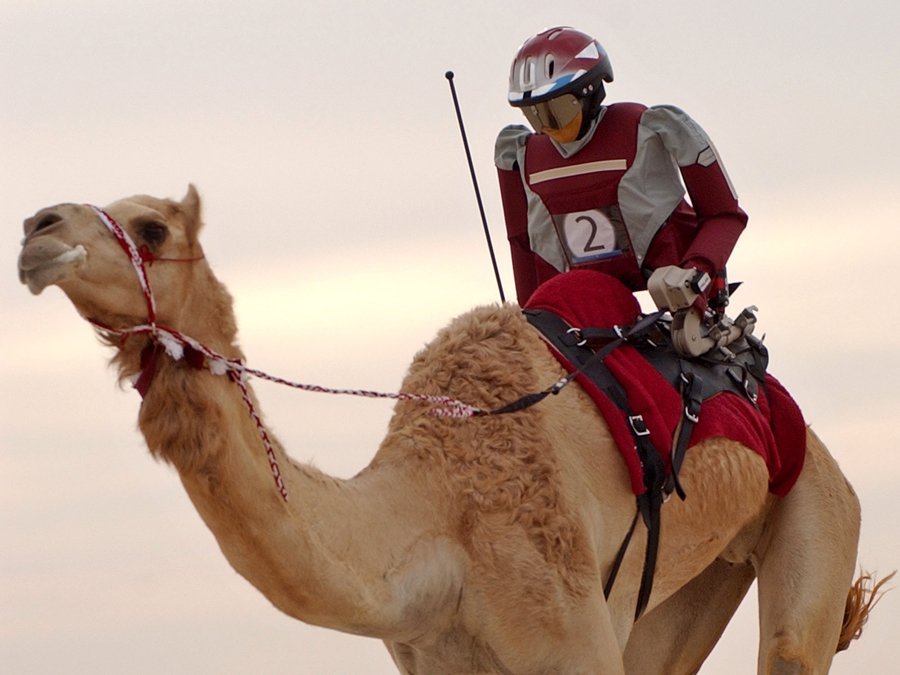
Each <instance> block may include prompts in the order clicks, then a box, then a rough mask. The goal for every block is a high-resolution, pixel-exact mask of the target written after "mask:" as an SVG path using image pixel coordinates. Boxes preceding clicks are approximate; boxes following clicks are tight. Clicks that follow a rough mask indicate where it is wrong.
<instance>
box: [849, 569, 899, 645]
mask: <svg viewBox="0 0 900 675" xmlns="http://www.w3.org/2000/svg"><path fill="white" fill-rule="evenodd" d="M896 573H897V572H896V571H894V572H891V573H890V574H888V575H887V576H886V577H885V578H884V579H882V580H881V581H878V580H876V578H875V577H874V576H872V575H871V574H867V573H865V572H863V573H862V574H861V575H860V577H859V579H857V580H856V581H855V582H853V585H852V586H851V587H850V592H849V593H848V594H847V605H846V607H845V608H844V624H843V625H842V626H841V636H840V638H839V639H838V644H837V649H836V650H835V651H838V652H840V651H843V650H845V649H847V647H849V646H850V643H851V642H852V641H853V640H856V639H857V638H859V636H860V635H862V632H863V627H864V626H865V625H866V621H868V620H869V614H871V613H872V610H873V609H875V605H877V604H878V601H879V600H881V598H882V596H883V595H884V594H885V593H886V592H887V591H888V590H890V589H882V586H884V585H885V584H886V583H887V582H888V581H890V580H891V579H893V577H894V575H895V574H896Z"/></svg>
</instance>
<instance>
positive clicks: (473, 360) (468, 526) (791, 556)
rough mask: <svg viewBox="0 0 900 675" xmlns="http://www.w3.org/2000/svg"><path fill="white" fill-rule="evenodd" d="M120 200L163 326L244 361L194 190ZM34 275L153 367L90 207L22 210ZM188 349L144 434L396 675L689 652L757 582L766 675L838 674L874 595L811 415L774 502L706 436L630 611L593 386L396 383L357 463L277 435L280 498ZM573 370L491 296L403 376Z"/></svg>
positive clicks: (223, 521) (124, 351)
mask: <svg viewBox="0 0 900 675" xmlns="http://www.w3.org/2000/svg"><path fill="white" fill-rule="evenodd" d="M106 212H107V213H109V214H110V215H111V216H112V217H113V218H114V219H115V220H116V221H118V222H119V223H121V224H122V227H123V228H124V229H125V230H126V231H127V232H128V233H129V234H130V237H131V239H133V240H134V242H135V244H136V245H138V246H144V247H146V248H147V250H149V251H150V252H151V253H152V254H153V255H155V256H157V260H159V262H155V263H152V264H150V265H149V266H148V273H147V274H148V279H149V282H150V285H151V287H152V289H153V294H154V297H155V303H156V312H157V316H158V323H159V325H161V326H166V327H169V328H172V329H175V330H178V331H180V332H181V333H183V334H186V335H189V336H191V337H192V338H195V339H196V340H198V341H199V342H200V343H202V344H204V345H206V346H207V347H208V348H210V349H212V350H214V351H216V352H218V353H219V354H222V355H224V356H226V357H228V358H241V357H242V354H241V351H240V349H239V348H238V346H237V342H236V333H237V329H236V325H235V318H234V315H233V312H232V306H231V299H230V297H229V295H228V292H227V291H226V290H225V287H224V286H223V285H222V284H221V283H220V282H219V281H218V280H217V279H216V278H215V276H214V275H213V272H212V271H211V269H210V267H209V265H208V264H207V262H206V261H205V260H204V259H202V251H201V247H200V244H199V243H198V239H197V236H198V231H199V229H200V225H201V220H200V200H199V197H198V195H197V193H196V191H195V190H194V188H193V186H192V187H191V188H190V189H189V191H188V193H187V195H186V197H185V198H184V200H183V201H181V202H176V201H169V200H160V199H155V198H151V197H147V196H136V197H132V198H129V199H124V200H121V201H117V202H115V203H113V204H111V205H110V206H108V207H107V208H106ZM165 260H181V261H187V262H181V263H175V262H166V261H165ZM19 271H20V276H21V279H22V281H23V282H25V283H27V284H28V287H29V288H30V289H31V291H32V292H33V293H40V292H41V291H42V290H43V289H44V288H45V287H47V286H49V285H56V286H59V287H60V288H61V289H62V290H63V291H64V292H65V293H66V295H67V296H68V297H69V298H70V300H71V301H72V302H73V304H74V305H75V307H76V309H77V310H78V312H79V313H80V314H81V316H83V317H85V318H88V319H91V320H92V321H94V322H96V323H95V326H105V328H102V327H99V328H98V329H97V330H98V332H99V333H100V335H101V336H102V337H103V338H104V339H105V340H106V341H107V342H108V343H109V344H110V345H111V346H112V347H114V348H115V350H116V352H115V356H114V358H113V361H114V363H115V364H116V365H117V366H118V369H119V373H120V376H121V378H133V377H134V376H136V375H137V374H138V373H139V372H140V371H141V370H142V367H141V364H140V361H141V354H142V352H143V351H144V348H145V346H146V344H147V342H148V340H149V339H150V338H149V337H147V336H146V335H132V336H130V337H124V336H122V335H120V334H118V333H116V332H115V331H116V330H117V329H128V328H130V327H133V326H136V325H139V324H144V323H146V322H147V319H148V305H147V302H146V298H145V294H144V292H143V291H142V288H141V286H140V284H139V282H138V275H137V273H136V268H135V267H134V266H133V264H132V262H131V261H130V260H129V257H128V256H127V255H125V254H124V253H123V250H122V248H121V247H120V245H119V243H118V242H117V241H116V239H115V238H114V237H113V236H112V235H111V234H110V230H109V229H108V228H107V226H106V225H105V224H104V223H103V222H102V221H101V218H100V217H99V215H98V212H97V211H95V210H94V209H93V208H92V207H89V206H86V205H76V204H62V205H58V206H54V207H51V208H47V209H43V210H41V211H39V212H38V213H37V214H36V215H35V216H33V217H32V218H30V219H28V220H27V221H25V241H24V246H23V250H22V252H21V256H20V259H19ZM145 353H146V352H145ZM185 361H186V359H182V360H178V361H176V360H174V359H172V358H170V357H168V356H166V355H162V356H161V357H160V358H159V363H158V365H157V368H156V371H155V377H154V379H153V380H152V382H151V383H150V384H149V386H148V388H147V391H146V395H145V398H144V401H143V404H142V406H141V409H140V416H139V424H140V429H141V431H142V432H143V434H144V436H145V438H146V441H147V445H148V447H149V448H150V451H151V453H153V455H155V456H157V457H160V458H162V459H164V460H165V461H167V462H169V463H171V464H172V465H173V466H174V467H175V469H176V470H177V471H178V474H179V476H180V478H181V481H182V483H183V484H184V487H185V489H186V490H187V492H188V494H189V496H190V498H191V500H192V502H193V504H194V505H195V507H196V508H197V511H198V512H199V513H200V516H201V517H202V518H203V520H204V522H205V523H206V524H207V526H208V527H209V528H210V529H211V530H212V532H213V534H214V535H215V537H216V539H217V540H218V543H219V545H220V547H221V549H222V551H223V553H224V554H225V556H226V558H227V559H228V561H229V562H230V563H231V565H232V566H233V567H234V568H235V570H237V571H238V572H239V573H240V574H242V575H243V576H244V577H246V578H247V579H248V580H249V581H250V582H251V583H252V584H253V585H254V586H256V587H257V588H258V589H259V590H260V591H261V592H262V593H263V594H264V595H265V596H266V597H267V598H268V599H269V600H270V601H271V602H272V603H274V604H275V605H276V606H277V607H278V608H279V609H281V610H282V611H283V612H285V613H287V614H289V615H290V616H292V617H296V618H297V619H300V620H301V621H305V622H307V623H310V624H315V625H318V626H324V627H327V628H333V629H336V630H341V631H345V632H349V633H355V634H359V635H366V636H372V637H377V638H380V639H382V640H383V641H384V642H385V643H386V645H387V648H388V649H389V650H390V653H391V655H392V657H393V659H394V661H395V663H396V664H397V667H398V668H399V670H400V672H402V673H407V674H412V673H416V674H418V675H422V674H441V673H454V674H459V673H506V674H509V673H515V674H517V675H518V674H521V675H526V674H537V673H554V674H561V673H592V674H596V673H604V674H609V675H612V674H615V673H625V672H628V673H641V674H646V673H665V674H667V675H668V674H671V673H691V672H695V671H696V670H697V669H698V668H699V667H700V665H701V664H702V663H703V661H704V659H705V658H706V656H707V655H708V654H709V652H710V650H711V649H712V648H713V645H714V644H715V642H716V641H717V639H718V638H719V636H720V635H721V632H722V631H723V630H724V627H725V625H726V623H727V622H728V620H729V619H730V617H731V616H732V614H733V612H734V611H735V609H736V608H737V606H738V604H739V603H740V602H741V599H742V598H743V596H744V594H745V593H746V591H747V589H748V587H749V586H750V584H751V582H752V580H753V579H754V578H757V579H758V580H759V594H760V601H759V606H760V644H759V657H758V664H759V665H758V667H759V672H761V673H787V672H790V673H801V672H802V673H824V672H826V671H827V670H828V668H829V665H830V663H831V660H832V657H833V655H834V653H835V650H836V649H837V648H838V646H839V644H841V645H845V643H846V641H847V640H848V639H849V638H850V637H853V636H855V635H858V630H859V629H860V628H861V624H862V622H864V620H865V617H866V615H867V613H868V610H869V609H870V607H871V603H872V601H873V599H874V598H875V596H876V591H875V590H873V589H872V588H871V587H867V586H866V585H865V584H864V581H862V580H861V581H860V582H858V583H857V585H856V586H855V588H854V590H853V591H852V592H851V593H850V594H849V596H848V589H849V588H850V586H851V581H852V577H853V571H854V565H855V558H856V547H857V539H858V531H859V504H858V501H857V498H856V495H855V494H854V492H853V490H852V489H851V487H850V486H849V484H848V483H847V481H846V480H845V478H844V476H843V475H842V474H841V472H840V470H839V469H838V467H837V465H836V463H835V462H834V460H833V459H832V458H831V456H830V455H829V454H828V452H827V450H826V449H825V447H824V446H823V444H822V443H821V442H820V441H819V440H818V438H816V436H815V435H814V434H813V433H812V432H809V439H808V445H809V448H808V458H807V460H806V464H805V468H804V470H803V473H802V475H801V476H800V478H799V481H798V483H797V484H796V486H795V487H794V488H793V490H792V491H791V492H790V493H789V494H788V495H787V497H785V498H780V499H779V498H775V497H773V496H772V495H771V494H769V493H768V491H767V481H768V475H767V470H766V467H765V465H764V462H763V461H762V460H761V459H760V457H759V456H758V455H756V454H755V453H753V452H751V451H750V450H748V449H747V448H745V447H743V446H741V445H738V444H736V443H733V442H730V441H725V440H723V439H718V438H717V439H712V440H708V441H706V442H704V443H701V444H698V445H696V446H694V447H693V448H691V449H690V451H689V452H688V453H687V459H686V461H685V464H684V466H683V469H682V473H681V480H682V483H683V485H684V486H685V488H686V489H687V491H688V493H689V495H690V497H689V498H688V499H687V500H686V501H683V502H682V501H680V500H678V499H673V500H670V501H668V502H667V503H666V504H665V505H664V506H663V514H662V516H663V519H664V527H663V530H662V539H661V543H660V548H659V562H658V567H657V573H656V580H655V585H654V587H653V593H652V596H651V599H650V604H649V610H648V612H647V613H646V614H645V615H644V617H643V618H642V619H641V620H640V621H638V622H637V623H636V624H635V623H634V620H633V613H634V607H635V602H636V596H637V593H638V586H639V581H640V576H641V570H642V562H643V561H642V558H643V546H644V540H645V534H644V531H643V528H641V527H639V528H638V531H637V534H636V535H635V538H634V541H633V543H632V545H631V546H630V548H629V550H628V553H627V555H626V557H625V560H624V564H623V566H622V569H621V571H620V573H619V576H618V579H617V581H616V583H615V587H614V589H613V592H612V594H611V596H610V598H609V601H606V600H604V596H603V590H602V589H603V581H604V579H605V578H606V577H607V575H608V573H609V570H610V567H611V565H612V563H613V559H614V556H615V554H616V551H617V550H618V548H619V545H620V543H621V541H622V539H623V536H624V534H625V532H626V531H627V529H628V527H629V525H630V521H631V519H632V516H633V514H634V509H635V498H634V495H633V493H632V492H631V490H630V484H629V481H628V478H627V475H626V470H625V466H624V463H623V461H622V459H621V456H620V455H619V453H618V451H617V450H616V449H615V447H614V443H613V441H612V439H611V437H610V433H609V431H608V429H607V427H606V425H605V423H604V422H603V420H602V419H601V417H600V416H599V415H598V414H597V412H596V409H595V408H594V406H593V404H592V403H591V402H590V400H589V399H588V397H587V396H586V395H585V394H584V392H583V391H582V390H581V389H579V388H578V387H577V386H571V387H568V388H566V389H565V390H563V391H562V392H561V393H560V395H559V396H554V397H550V398H548V399H547V400H545V401H544V402H542V403H541V404H540V405H537V406H535V407H533V408H530V409H529V410H527V411H523V412H519V413H515V414H509V415H502V416H496V417H479V418H474V419H463V420H460V419H447V418H440V417H435V416H432V415H429V414H428V406H426V405H423V404H422V403H419V402H415V401H402V402H398V403H397V405H396V410H395V413H394V416H393V419H392V420H391V423H390V427H389V430H388V433H387V436H386V438H385V439H384V441H383V442H382V444H381V446H380V447H379V449H378V451H377V453H376V455H375V457H374V458H373V460H372V462H371V463H370V464H369V466H368V467H366V468H365V469H363V470H362V471H361V472H360V473H359V474H358V475H357V476H355V477H354V478H352V479H350V480H338V479H335V478H332V477H329V476H327V475H325V474H323V473H321V472H320V471H318V470H316V469H314V468H312V467H309V466H304V465H302V464H299V463H297V462H294V461H292V460H290V459H289V458H288V456H287V455H286V454H285V452H284V451H283V449H282V448H281V446H280V445H279V444H278V443H277V441H275V440H274V439H273V440H272V444H273V450H272V453H273V459H274V461H276V462H277V464H278V465H279V466H280V470H281V472H282V476H283V481H284V485H285V488H286V491H287V494H288V496H289V499H288V500H287V501H285V500H283V499H282V497H281V495H280V494H279V491H278V490H277V489H276V488H275V486H274V485H273V481H272V461H270V459H269V458H267V456H266V452H265V450H264V449H263V448H262V446H261V442H260V435H259V429H258V428H257V426H256V424H255V423H254V422H253V420H252V419H251V418H250V416H249V415H248V411H247V408H246V406H245V402H244V401H243V400H242V397H241V392H240V388H239V387H238V386H236V384H235V383H234V382H233V381H231V380H230V379H229V378H228V377H223V376H221V375H218V374H215V373H213V372H211V371H210V370H209V369H195V368H191V367H188V366H187V365H185ZM561 374H562V371H561V368H560V366H559V365H558V363H557V362H556V360H555V359H554V358H553V357H552V356H551V354H550V352H549V351H548V349H547V347H546V346H545V344H544V342H543V341H542V339H541V338H540V337H539V336H538V335H537V334H536V333H535V332H534V330H532V329H531V328H530V327H529V326H528V325H527V323H526V322H525V321H524V320H523V318H522V317H521V314H520V311H519V309H518V308H517V307H515V306H512V305H508V306H500V307H498V306H491V307H482V308H479V309H475V310H474V311H472V312H470V313H468V314H464V315H462V316H460V317H458V318H456V319H455V320H453V321H452V322H451V324H450V325H449V326H448V327H446V328H445V329H443V330H442V331H441V332H440V333H439V334H438V335H437V337H436V338H435V339H434V341H433V342H432V343H431V344H430V345H428V346H427V347H426V348H425V349H423V350H422V351H421V352H420V353H419V354H418V355H416V357H415V359H414V360H413V363H412V365H411V367H410V370H409V373H408V374H407V376H406V379H405V381H404V384H403V391H405V392H417V393H422V394H438V395H448V396H452V397H455V398H457V399H459V400H462V401H465V402H467V403H471V404H473V405H477V406H481V407H485V408H490V407H494V406H497V405H500V404H502V403H505V402H508V401H509V400H511V399H512V398H513V397H516V396H519V395H521V394H524V393H528V392H532V391H535V390H538V389H541V388H543V387H545V386H547V385H548V384H549V383H552V382H554V381H556V380H557V379H558V378H559V377H560V375H561ZM251 396H252V392H251ZM252 400H253V401H254V402H255V398H254V399H252ZM848 598H849V599H848ZM845 610H846V614H847V618H848V620H847V621H845V622H844V625H845V630H844V634H843V635H842V619H844V618H845ZM854 622H855V623H854Z"/></svg>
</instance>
